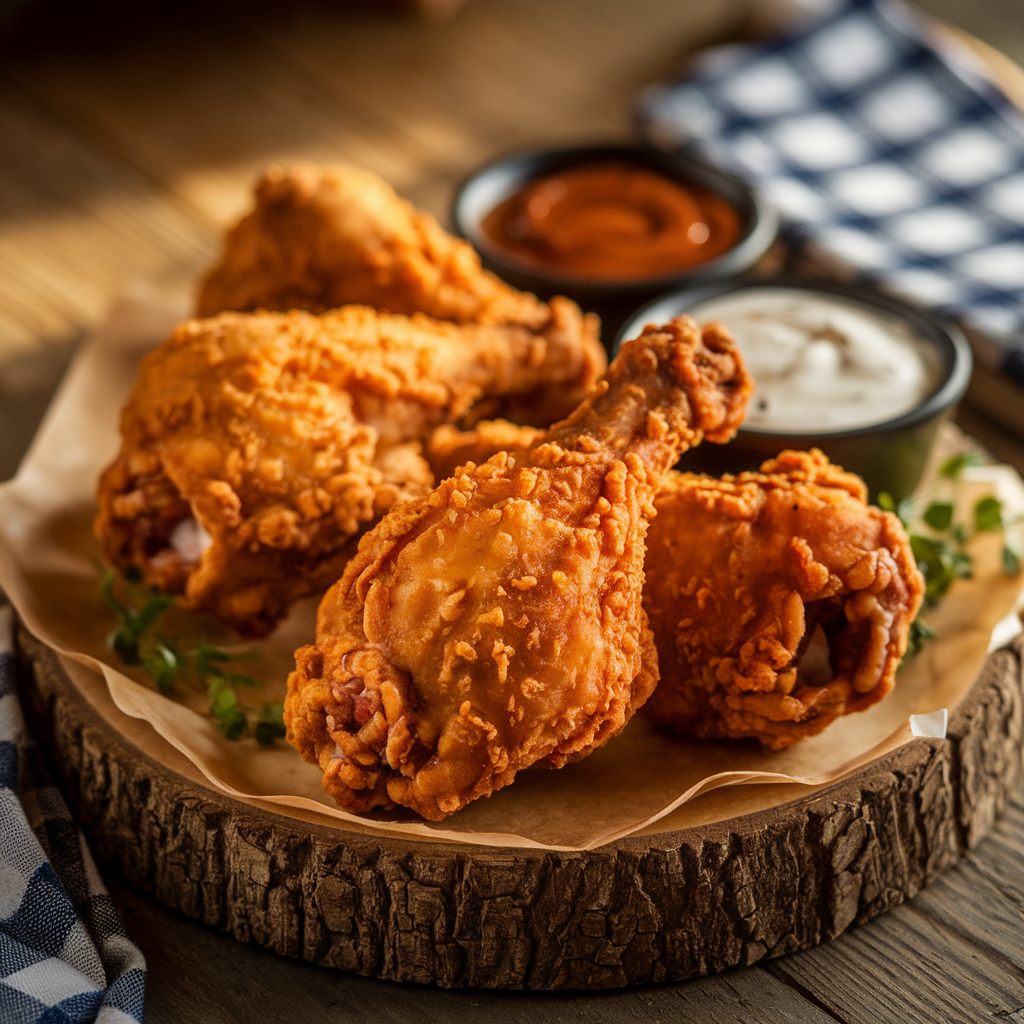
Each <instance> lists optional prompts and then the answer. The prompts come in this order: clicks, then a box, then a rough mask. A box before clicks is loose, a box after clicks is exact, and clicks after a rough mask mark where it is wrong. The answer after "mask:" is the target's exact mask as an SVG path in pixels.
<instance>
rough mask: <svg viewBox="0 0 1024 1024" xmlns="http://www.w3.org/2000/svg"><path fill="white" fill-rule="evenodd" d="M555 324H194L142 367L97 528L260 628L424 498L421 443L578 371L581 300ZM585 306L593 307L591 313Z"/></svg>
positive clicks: (297, 319)
mask: <svg viewBox="0 0 1024 1024" xmlns="http://www.w3.org/2000/svg"><path fill="white" fill-rule="evenodd" d="M561 312H562V311H559V310H557V308H556V315H555V316H554V317H553V318H552V321H551V323H550V324H549V325H548V327H547V328H546V329H545V332H544V333H543V334H540V335H537V334H535V333H533V332H532V331H531V330H528V329H526V328H523V327H515V326H508V325H493V326H482V325H472V324H471V325H466V326H459V325H455V324H451V323H443V322H439V321H435V320H431V319H429V318H428V317H425V316H422V315H417V316H413V317H405V316H392V315H386V314H381V313H378V312H377V311H375V310H373V309H370V308H369V307H363V306H348V307H345V308H343V309H341V310H338V311H335V312H332V313H327V314H323V315H322V316H319V317H318V316H313V315H311V314H308V313H301V312H292V313H289V314H271V313H262V314H240V313H226V314H222V315H221V316H219V317H216V318H213V319H210V320H205V321H192V322H190V323H187V324H184V325H182V326H181V327H179V328H178V329H177V330H176V331H175V333H174V334H173V335H172V337H171V338H170V339H169V340H168V341H167V342H165V343H164V344H163V345H162V346H161V347H160V348H158V349H157V350H156V351H155V352H153V353H151V354H150V355H149V356H148V357H147V358H146V359H145V360H144V362H143V364H142V366H141V368H140V371H139V378H138V381H137V383H136V385H135V388H134V390H133V392H132V394H131V397H130V398H129V400H128V404H127V406H126V408H125V410H124V412H123V415H122V421H121V432H122V436H123V443H122V448H121V452H120V454H119V455H118V457H117V460H116V461H115V462H114V464H113V465H112V466H111V467H110V468H109V469H108V470H107V471H106V472H105V473H104V474H103V476H102V478H101V481H100V488H99V506H100V511H99V516H98V518H97V521H96V532H97V535H98V536H99V538H100V540H101V541H102V543H103V546H104V549H105V551H106V554H107V556H108V557H109V558H110V559H111V560H112V561H113V562H114V564H115V565H117V566H118V567H119V568H121V569H128V568H129V567H135V568H137V569H139V570H141V571H142V574H143V576H144V578H145V579H146V581H147V582H149V583H150V584H153V585H156V586H159V587H161V588H162V589H164V590H167V591H171V592H182V593H183V594H184V595H185V603H186V606H187V607H191V608H195V609H199V610H204V611H209V612H212V613H213V614H215V615H217V616H218V617H219V618H221V619H222V620H224V621H225V622H227V623H229V624H230V625H232V626H234V627H235V628H236V629H237V630H238V631H239V632H241V633H244V634H250V635H262V634H265V633H267V632H269V630H270V629H272V628H273V626H274V624H275V623H276V622H277V621H278V619H279V618H280V617H281V616H282V615H284V614H285V612H286V611H287V609H288V607H289V605H290V604H291V603H292V602H293V601H294V600H295V599H296V598H298V597H301V596H304V595H306V594H310V593H316V592H318V591H322V590H324V589H325V588H326V587H327V586H329V585H330V584H331V583H332V582H334V581H335V580H336V579H337V578H338V577H339V576H340V574H341V569H342V567H343V565H344V564H345V561H346V560H347V558H348V556H349V555H351V554H352V553H353V551H354V544H352V545H350V544H349V543H348V542H349V541H350V540H352V539H353V538H354V537H355V536H356V535H357V534H358V533H359V532H360V531H362V530H363V529H365V528H366V526H368V525H369V524H370V523H372V522H373V521H375V520H376V519H378V518H380V516H381V515H383V514H384V512H385V511H387V509H388V508H390V507H391V506H392V505H393V504H395V503H396V502H398V501H401V500H404V499H406V498H409V497H415V496H419V495H422V494H425V493H427V492H428V491H429V490H430V488H431V486H432V484H433V478H432V475H431V473H430V471H429V468H428V466H427V464H426V463H425V462H424V460H423V458H422V455H421V454H420V441H421V439H423V438H425V437H426V436H427V435H428V434H429V432H430V431H431V430H432V429H433V428H434V427H435V426H436V425H437V424H439V423H441V422H443V421H445V420H451V419H456V418H458V417H459V416H462V415H463V414H464V413H465V412H466V411H467V410H468V409H470V408H471V407H472V406H473V404H474V403H475V402H477V401H478V400H480V399H481V398H483V397H486V396H489V395H495V394H497V395H501V394H509V393H519V392H522V391H524V390H528V389H529V388H530V387H531V386H532V385H534V384H535V383H537V382H538V381H548V382H553V381H557V380H559V379H561V380H563V381H574V382H575V381H578V380H579V379H580V375H581V367H583V366H584V365H585V364H586V362H587V356H586V353H585V352H581V350H580V346H579V344H578V335H577V333H576V331H575V324H576V322H577V321H576V320H575V319H574V316H573V313H572V310H568V309H567V310H565V311H564V312H566V314H567V317H568V322H567V323H563V320H562V318H561ZM577 319H578V318H577Z"/></svg>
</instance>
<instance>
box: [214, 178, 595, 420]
mask: <svg viewBox="0 0 1024 1024" xmlns="http://www.w3.org/2000/svg"><path fill="white" fill-rule="evenodd" d="M255 199H256V203H255V207H254V209H253V210H252V212H251V213H249V214H248V215H247V216H246V217H244V218H243V219H242V220H241V221H240V222H239V223H238V224H237V225H236V226H235V227H234V228H232V229H231V231H230V232H229V233H228V236H227V239H226V240H225V245H224V254H223V256H222V258H221V262H220V263H219V264H218V266H216V267H215V268H214V269H213V270H212V271H210V273H209V274H208V276H207V277H206V280H205V281H204V282H203V285H202V288H201V290H200V295H199V302H198V315H199V316H213V315H214V314H215V313H220V312H223V311H224V310H240V311H251V310H255V309H272V310H289V309H305V310H310V311H311V312H314V313H317V312H322V311H323V310H326V309H333V308H335V307H338V306H343V305H347V304H349V303H360V304H365V305H368V306H374V307H375V308H377V309H381V310H386V311H388V312H391V313H406V314H412V313H417V312H420V313H426V314H427V315H428V316H431V317H434V318H435V319H437V320H452V321H454V322H455V323H460V324H490V325H499V324H508V325H515V326H519V327H525V328H528V329H529V330H531V331H533V332H534V333H535V334H538V335H544V334H546V333H548V332H549V331H550V330H551V329H552V328H553V327H554V326H555V325H556V324H558V325H559V329H561V330H567V329H569V328H570V327H572V329H573V330H575V331H576V332H577V342H578V347H579V349H580V353H581V355H582V356H583V357H584V361H583V363H582V364H581V367H580V375H579V377H578V379H576V380H575V381H564V382H561V383H555V384H551V383H548V382H543V383H541V384H540V385H538V386H537V387H535V388H533V389H531V391H530V392H528V393H526V394H523V395H517V396H504V397H503V399H502V400H501V401H498V400H497V399H496V398H495V399H493V400H492V401H491V403H490V404H488V405H487V406H486V407H484V408H481V410H480V411H479V412H478V413H477V414H476V417H477V418H479V417H480V416H487V417H493V416H506V417H511V418H513V419H516V420H522V421H523V422H529V423H533V424H536V425H538V426H545V427H546V426H548V424H550V423H552V422H553V421H554V420H558V419H561V418H562V417H563V416H566V415H568V414H569V413H570V412H571V411H572V410H573V409H574V408H575V407H576V405H577V404H578V403H579V402H580V401H581V400H582V399H583V397H584V395H586V393H587V391H588V390H589V389H590V387H591V386H592V385H593V384H594V382H595V381H596V380H597V378H598V377H600V375H601V374H602V373H603V372H604V370H605V367H606V366H607V359H606V357H605V353H604V349H603V348H602V347H601V344H600V341H599V340H598V331H599V326H600V325H599V322H598V319H597V317H596V316H594V314H592V313H591V314H587V315H586V316H583V315H581V314H580V311H579V308H578V307H577V306H576V305H575V304H574V303H571V302H570V301H569V300H568V299H565V298H562V297H557V298H555V299H552V301H551V303H550V304H549V303H546V302H541V301H540V300H539V299H538V298H536V296H533V295H530V294H528V293H526V292H520V291H517V290H516V289H515V288H512V287H510V286H509V285H507V284H505V283H504V282H503V281H502V280H501V279H500V278H498V277H496V276H495V275H494V274H491V273H490V272H489V271H486V270H484V269H483V268H482V267H481V265H480V257H479V256H477V254H476V251H475V250H474V249H473V247H472V246H471V245H470V244H469V243H468V242H464V241H462V240H461V239H458V238H454V237H453V236H452V235H450V234H448V232H447V231H445V230H444V229H443V228H442V227H441V226H440V225H439V224H438V223H437V221H436V220H435V219H434V218H433V217H431V216H430V215H429V214H427V213H423V212H421V211H419V210H417V209H415V207H413V206H412V205H411V204H409V203H407V202H406V201H405V200H404V199H401V198H399V196H398V195H396V194H395V191H394V189H393V188H392V187H391V186H390V185H389V184H388V183H387V182H386V181H384V180H383V179H381V178H379V177H378V176H377V175H375V174H372V173H370V172H369V171H365V170H360V169H359V168H357V167H336V168H333V169H332V170H322V169H320V168H317V167H313V166H307V165H299V166H295V167H291V168H288V169H282V168H276V167H275V168H271V169H270V170H268V171H267V172H266V174H265V175H264V176H263V178H262V179H261V180H260V181H259V182H258V183H257V185H256V196H255Z"/></svg>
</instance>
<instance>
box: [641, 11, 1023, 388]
mask: <svg viewBox="0 0 1024 1024" xmlns="http://www.w3.org/2000/svg"><path fill="white" fill-rule="evenodd" d="M831 8H832V9H831V11H830V13H829V14H827V15H825V16H823V17H821V18H819V19H816V20H814V21H812V22H811V23H810V24H806V23H805V24H803V25H800V26H798V27H797V28H796V29H795V30H794V31H793V32H792V33H791V34H790V35H788V36H785V37H783V38H780V39H778V40H775V41H772V42H769V43H766V44H758V45H742V46H730V47H722V48H719V49H717V50H712V51H709V52H708V53H706V54H705V55H703V57H701V58H699V60H698V63H697V64H696V66H695V67H694V68H693V69H692V73H691V74H690V76H689V77H688V78H687V79H686V80H684V81H680V82H677V83H675V84H669V85H661V86H656V87H654V88H652V89H650V90H648V91H647V92H645V93H644V94H643V95H642V96H641V98H640V101H639V104H638V118H639V122H640V126H641V130H642V131H643V132H644V133H645V135H646V136H647V137H648V138H649V139H651V140H652V141H653V142H655V143H656V144H657V145H659V146H661V147H663V148H668V147H672V146H678V145H680V144H686V143H690V144H694V145H696V147H697V148H698V149H700V150H703V151H704V152H705V153H706V154H707V155H708V156H710V157H711V158H712V159H714V160H716V161H718V162H719V163H723V164H725V165H726V166H729V167H731V168H732V169H733V170H734V171H735V172H737V173H738V174H740V175H741V176H743V177H746V178H748V179H749V180H752V181H754V182H755V183H757V184H758V185H760V186H761V188H762V190H763V191H764V192H765V194H766V195H767V196H768V197H769V199H770V200H772V201H773V202H774V203H775V204H776V206H777V207H778V208H779V210H780V212H781V213H782V216H783V219H784V224H785V227H784V233H785V236H786V238H787V241H788V242H790V243H791V244H792V245H794V246H795V247H796V248H797V250H798V252H800V253H802V254H803V255H804V256H806V257H809V258H812V259H817V260H820V259H822V258H824V260H826V261H828V262H830V263H831V264H832V265H834V266H836V265H837V266H838V267H839V268H845V269H848V270H850V271H853V272H855V273H856V274H858V275H859V276H862V277H864V278H866V279H868V280H872V281H874V282H876V283H878V284H879V285H881V286H883V287H885V288H886V289H888V290H890V291H892V292H894V293H897V294H902V295H905V296H907V297H909V298H911V299H915V300H917V301H918V302H921V303H922V304H924V305H927V306H931V307H932V308H937V309H940V310H941V311H943V312H945V313H948V314H950V315H952V316H955V317H956V318H957V319H959V320H961V321H962V322H963V323H964V324H965V326H967V327H969V328H974V329H975V331H980V332H983V335H984V336H986V337H987V339H988V341H987V343H985V342H982V345H981V351H980V352H978V354H979V355H980V356H981V357H982V359H983V360H984V361H985V362H986V363H987V364H988V365H989V366H990V367H992V368H997V367H1001V368H1002V369H1004V370H1006V371H1007V372H1009V373H1010V374H1011V375H1013V376H1015V377H1017V378H1018V379H1019V380H1021V381H1022V382H1024V117H1022V116H1021V113H1020V111H1019V110H1018V109H1017V108H1016V107H1015V106H1014V105H1013V104H1012V103H1011V102H1010V101H1009V100H1008V99H1007V98H1006V97H1005V96H1004V95H1003V94H1002V93H1001V92H999V90H997V89H996V88H995V87H994V86H992V85H991V84H990V83H989V82H988V81H987V80H986V79H985V78H984V76H983V75H982V74H980V73H978V72H977V71H976V70H974V69H973V68H972V67H971V66H969V63H965V62H962V61H965V60H968V59H969V58H960V57H958V56H951V55H950V53H949V52H947V48H946V47H944V46H938V45H936V44H935V43H933V42H932V41H931V38H930V36H934V34H935V33H934V30H932V31H931V32H929V28H930V26H929V24H928V23H927V22H924V21H922V20H921V19H919V18H918V17H917V16H916V15H914V14H912V13H911V12H910V11H909V9H908V8H907V7H905V6H903V4H902V3H900V2H898V0H838V2H836V0H833V3H832V5H831ZM975 340H977V339H975ZM976 349H977V346H976Z"/></svg>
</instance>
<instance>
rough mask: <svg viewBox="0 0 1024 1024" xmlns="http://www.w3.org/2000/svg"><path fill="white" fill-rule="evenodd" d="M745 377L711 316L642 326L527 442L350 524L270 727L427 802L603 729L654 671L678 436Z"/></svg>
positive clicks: (683, 442) (728, 428)
mask: <svg viewBox="0 0 1024 1024" xmlns="http://www.w3.org/2000/svg"><path fill="white" fill-rule="evenodd" d="M750 390H751V385H750V380H749V377H748V376H747V375H746V372H745V371H744V369H743V367H742V364H741V363H740V361H739V358H738V356H737V354H736V352H735V349H734V348H733V345H732V342H731V340H730V339H729V338H728V337H727V336H726V335H724V334H723V333H720V332H719V331H718V330H716V329H714V328H711V329H706V330H705V331H704V334H703V338H702V336H701V332H700V330H699V329H698V328H697V326H696V325H695V324H694V323H693V321H691V320H688V319H686V318H680V319H679V320H677V321H674V322H673V323H671V324H669V325H668V326H667V327H665V328H663V329H656V328H653V327H649V328H647V329H646V330H645V331H644V334H643V335H642V336H641V337H640V338H639V339H637V340H635V341H632V342H630V343H628V344H627V345H625V346H624V347H623V349H622V351H621V352H620V354H619V356H618V357H617V358H616V360H615V361H614V362H613V364H612V366H611V367H610V369H609V371H608V374H607V376H606V378H605V379H604V380H603V381H602V382H601V383H600V384H599V385H598V386H597V387H596V388H595V389H594V391H593V392H592V393H591V395H590V396H589V397H588V398H587V400H586V401H584V402H583V404H582V405H581V406H580V407H579V408H578V409H577V410H576V411H575V412H574V413H573V414H572V415H571V416H570V417H569V418H568V419H567V420H565V421H563V422H562V423H559V424H556V425H555V426H554V427H552V428H551V429H550V430H549V431H548V432H546V433H545V434H543V435H542V436H540V437H538V438H536V440H535V441H534V442H533V443H532V444H531V445H530V447H529V448H528V449H527V450H526V451H524V452H522V453H520V454H518V455H516V456H510V455H508V454H507V453H500V454H498V455H496V456H494V457H493V458H492V459H490V460H489V461H487V462H485V463H484V464H482V465H476V464H474V463H468V464H466V465H465V466H463V467H462V469H461V471H460V472H459V474H458V475H457V476H455V477H452V478H450V479H448V480H445V481H444V482H443V483H442V484H441V485H440V486H439V487H438V488H437V489H436V490H435V491H434V492H433V493H432V494H430V495H429V496H428V497H426V498H422V499H419V500H417V501H414V502H409V503H407V504H405V505H402V506H399V507H396V508H395V509H393V510H392V512H391V513H390V514H389V515H388V516H386V517H385V518H384V520H383V521H382V522H381V523H379V524H378V525H377V526H376V527H375V528H374V529H373V530H372V531H370V532H369V533H368V534H366V535H365V536H364V538H363V540H362V541H361V543H360V545H359V552H358V554H357V555H356V557H355V558H354V559H353V560H352V561H351V562H350V563H349V565H348V567H347V568H346V570H345V574H344V576H343V577H342V579H341V580H340V581H339V582H338V583H337V584H336V585H335V586H334V587H332V588H331V590H330V591H328V593H327V595H326V596H325V598H324V600H323V602H322V603H321V605H320V611H319V615H318V621H317V633H316V643H315V644H314V645H312V646H309V647H303V648H300V649H299V650H298V651H297V652H296V661H297V668H296V670H295V672H293V673H292V674H291V676H290V677H289V680H288V697H287V698H286V703H285V721H286V724H287V725H288V739H289V741H290V742H291V743H292V744H293V745H294V746H296V747H297V748H298V750H299V751H300V753H301V754H302V755H303V757H305V758H306V759H307V760H308V761H311V762H313V763H315V764H318V765H319V766H320V768H321V770H322V771H323V774H324V788H325V789H326V791H327V792H328V793H330V794H331V795H332V796H333V797H334V798H335V800H337V802H338V803H339V804H340V805H341V806H342V807H344V808H345V809H347V810H349V811H354V812H360V811H366V810H369V809H371V808H374V807H390V806H393V805H395V804H399V805H403V806H406V807H410V808H412V809H414V810H415V811H417V812H418V813H419V814H421V815H422V816H423V817H425V818H428V819H431V820H440V819H441V818H444V817H445V816H447V815H449V814H451V813H453V812H454V811H457V810H458V809H459V808H461V807H463V806H465V805H466V804H467V803H469V802H470V801H471V800H474V799H476V798H478V797H481V796H485V795H488V794H490V793H491V792H493V791H494V790H496V789H500V788H501V787H502V786H506V785H508V784H509V783H510V782H511V781H512V780H513V778H514V777H515V775H516V773H517V772H518V771H520V770H522V769H524V768H527V767H529V766H530V765H533V764H536V763H538V762H543V763H545V764H547V765H549V766H552V767H561V766H562V765H564V764H566V763H567V762H568V761H570V760H575V759H576V758H578V757H582V756H584V755H585V754H587V753H588V752H590V751H591V750H593V749H594V748H595V747H597V746H599V745H601V744H602V743H604V742H605V741H606V740H608V739H609V738H610V737H612V736H614V735H616V734H617V733H618V732H619V731H620V730H621V729H622V727H623V725H624V724H625V723H626V721H627V720H628V718H629V717H630V715H631V714H632V713H633V711H634V710H635V709H636V708H637V707H638V706H639V705H640V704H642V703H643V701H644V700H645V699H646V698H647V696H648V694H649V693H650V691H651V688H652V687H653V686H654V684H655V682H656V680H657V662H656V659H655V656H654V651H653V644H652V642H651V637H650V632H649V630H648V629H647V626H646V622H645V618H644V613H643V610H642V607H641V590H642V586H643V578H644V574H643V559H644V535H645V533H646V529H647V517H648V515H649V513H650V510H651V500H652V498H653V496H654V493H655V492H656V491H657V489H658V487H659V485H660V483H661V480H662V478H663V476H664V474H665V473H666V471H667V470H668V468H669V467H670V466H671V465H672V464H673V463H674V462H675V461H676V459H677V458H678V456H679V453H680V452H681V451H683V450H685V449H686V448H687V447H689V446H691V445H693V444H696V443H697V442H699V441H700V440H701V438H702V436H703V435H705V434H706V435H707V436H709V437H713V438H719V439H725V438H726V437H728V436H730V435H731V434H732V433H733V432H734V431H735V429H736V427H737V426H738V424H739V422H740V420H741V418H742V415H743V411H744V409H745V405H746V401H747V397H748V395H749V393H750Z"/></svg>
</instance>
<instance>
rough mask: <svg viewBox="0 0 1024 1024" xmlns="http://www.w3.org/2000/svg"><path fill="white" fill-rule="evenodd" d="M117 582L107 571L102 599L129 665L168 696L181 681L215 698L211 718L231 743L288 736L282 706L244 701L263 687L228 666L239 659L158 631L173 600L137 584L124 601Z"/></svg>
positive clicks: (115, 642)
mask: <svg viewBox="0 0 1024 1024" xmlns="http://www.w3.org/2000/svg"><path fill="white" fill-rule="evenodd" d="M128 582H129V583H137V581H136V580H129V581H128ZM116 584H117V573H116V572H115V571H114V570H113V569H107V570H106V571H105V572H104V573H103V577H102V579H101V580H100V595H101V596H102V598H103V600H104V602H105V603H106V604H107V606H108V607H109V608H110V610H111V611H112V612H113V613H114V615H115V616H116V617H117V621H118V623H119V626H118V628H117V629H115V630H114V631H113V632H112V633H111V634H110V636H109V637H108V638H107V646H108V647H110V649H111V650H112V651H113V652H114V653H115V654H116V655H117V656H118V658H120V660H121V662H122V663H123V664H124V665H129V666H132V667H141V668H142V669H143V671H145V672H146V674H147V675H148V676H149V677H150V678H151V679H152V680H153V682H154V683H155V684H156V688H157V689H158V690H159V691H160V693H162V694H163V695H164V696H165V697H169V696H171V695H172V694H174V693H175V691H176V687H177V684H178V683H179V682H186V683H189V684H191V685H193V686H196V687H199V688H201V689H202V690H204V691H205V692H206V693H207V695H208V696H209V698H210V717H211V718H213V719H214V721H215V722H216V723H217V724H218V726H219V727H220V731H221V732H222V733H223V734H224V736H225V737H226V738H227V739H229V740H237V739H240V738H241V737H242V736H244V735H246V734H247V733H249V732H251V733H252V734H253V735H254V736H255V737H256V739H257V740H258V741H259V742H260V743H262V744H264V745H266V744H270V743H273V742H274V740H275V739H278V738H280V737H282V736H284V733H285V728H284V709H283V708H282V706H281V705H280V704H277V703H267V704H263V705H262V706H260V707H259V708H253V707H250V706H248V705H245V704H243V703H242V701H241V700H240V699H239V696H238V691H239V689H252V688H254V687H259V686H262V685H263V683H262V682H260V680H258V679H254V678H253V677H252V676H248V675H244V674H242V673H241V672H232V671H228V669H227V668H226V667H225V666H226V665H227V664H228V663H229V662H230V661H232V659H233V658H234V657H235V656H234V655H231V654H229V653H228V652H227V651H225V650H222V649H221V648H219V647H215V646H214V645H213V644H210V643H207V642H206V641H205V640H200V641H199V644H198V645H197V646H196V647H193V648H183V647H182V646H181V644H180V643H179V642H178V641H177V640H173V639H169V638H168V637H166V636H163V635H162V634H161V633H159V632H158V631H157V629H156V626H157V620H158V619H159V618H160V616H161V615H162V614H163V613H164V612H165V611H166V610H167V609H168V608H169V607H170V606H171V605H172V604H174V598H173V597H172V596H170V595H167V594H156V593H153V592H152V591H148V590H143V589H142V588H140V587H138V586H135V587H131V588H127V589H129V590H130V593H129V594H128V595H125V596H122V597H119V596H118V594H117V593H116V592H115V587H116Z"/></svg>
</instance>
